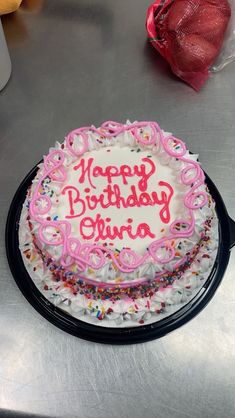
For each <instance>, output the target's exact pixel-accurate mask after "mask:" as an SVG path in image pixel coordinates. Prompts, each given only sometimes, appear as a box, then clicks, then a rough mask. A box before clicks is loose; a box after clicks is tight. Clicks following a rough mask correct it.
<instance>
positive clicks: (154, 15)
mask: <svg viewBox="0 0 235 418" xmlns="http://www.w3.org/2000/svg"><path fill="white" fill-rule="evenodd" d="M230 15H231V10H230V5H229V3H228V1H227V0H174V1H172V0H165V1H164V0H162V1H161V0H157V1H155V2H154V3H153V4H152V5H151V6H150V7H149V9H148V12H147V21H146V26H147V31H148V34H149V39H150V41H151V43H152V44H153V46H154V47H155V48H156V49H157V50H158V51H159V52H160V54H161V55H162V56H163V57H164V58H165V59H166V60H167V61H168V62H169V64H170V66H171V69H172V71H173V72H174V73H175V74H176V75H177V76H178V77H180V78H182V79H183V80H184V81H186V82H187V83H188V84H190V85H191V86H192V87H193V88H194V89H195V90H199V89H200V88H201V87H202V85H203V84H204V82H205V81H206V79H207V77H208V69H209V67H210V66H211V64H212V63H213V62H214V60H215V58H216V57H217V55H218V54H219V52H220V49H221V47H222V43H223V39H224V34H225V30H226V28H227V24H228V21H229V18H230Z"/></svg>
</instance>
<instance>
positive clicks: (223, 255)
mask: <svg viewBox="0 0 235 418" xmlns="http://www.w3.org/2000/svg"><path fill="white" fill-rule="evenodd" d="M37 166H38V165H36V166H35V167H34V168H33V169H32V170H31V171H30V172H29V173H28V175H27V176H26V177H25V179H24V180H23V181H22V183H21V184H20V186H19V187H18V189H17V191H16V193H15V196H14V198H13V200H12V203H11V206H10V209H9V213H8V217H7V223H6V231H5V240H6V253H7V259H8V263H9V266H10V269H11V272H12V275H13V277H14V279H15V281H16V283H17V285H18V287H19V289H20V290H21V292H22V293H23V295H24V296H25V298H26V299H27V300H28V302H29V303H30V304H31V305H32V306H33V307H34V308H35V309H36V310H37V311H38V312H39V313H40V314H41V315H42V316H44V318H46V319H47V320H48V321H50V322H51V323H52V324H54V325H56V326H57V327H58V328H60V329H62V330H64V331H66V332H68V333H69V334H72V335H74V336H76V337H79V338H83V339H85V340H89V341H94V342H99V343H106V344H134V343H142V342H145V341H150V340H153V339H156V338H160V337H162V336H164V335H166V334H168V333H169V332H170V331H173V330H175V329H176V328H178V327H180V326H182V325H183V324H185V323H186V322H188V321H189V320H191V319H192V318H194V317H195V316H196V315H197V314H198V313H199V312H200V311H201V310H202V309H203V308H204V307H205V306H206V305H207V304H208V302H209V301H210V300H211V298H212V297H213V295H214V293H215V291H216V289H217V288H218V286H219V284H220V282H221V280H222V278H223V276H224V273H225V270H226V267H227V265H228V262H229V257H230V250H231V248H232V247H233V246H234V245H235V222H234V221H233V220H232V219H231V218H230V217H229V215H228V213H227V210H226V207H225V204H224V202H223V199H222V197H221V195H220V193H219V191H218V190H217V188H216V186H215V185H214V183H213V182H212V180H211V179H210V178H209V177H208V176H207V175H206V174H205V176H206V183H207V186H208V188H209V190H210V193H211V195H212V197H213V199H214V201H215V203H216V212H217V216H218V220H219V248H218V253H217V257H216V260H215V263H214V266H213V268H212V270H211V273H210V275H209V277H208V279H207V281H206V283H205V284H204V286H203V287H202V289H200V290H199V292H198V294H197V295H196V296H195V297H194V298H192V299H191V300H190V301H189V302H188V303H187V304H186V305H184V306H183V307H182V308H180V309H179V310H178V311H176V312H175V313H173V314H172V315H169V316H167V317H165V318H163V319H161V320H158V321H156V322H155V323H152V324H147V325H144V324H143V325H141V326H137V327H128V328H118V327H115V328H114V327H112V328H109V327H103V326H96V325H92V324H88V323H86V322H84V321H81V320H79V319H77V318H74V317H72V316H71V315H69V314H68V313H66V312H65V311H63V310H62V309H60V308H57V307H55V306H54V305H53V304H52V303H51V302H49V301H48V300H47V299H46V298H45V297H44V296H43V295H42V293H41V292H40V291H39V290H38V289H37V287H36V286H35V284H34V283H33V281H32V279H31V277H30V276H29V274H28V272H27V271H26V269H25V266H24V263H23V260H22V257H21V252H20V250H19V241H18V226H19V219H20V214H21V208H22V204H23V202H24V200H25V198H26V193H27V189H28V187H29V186H30V184H31V182H32V180H33V178H34V177H35V175H36V171H37Z"/></svg>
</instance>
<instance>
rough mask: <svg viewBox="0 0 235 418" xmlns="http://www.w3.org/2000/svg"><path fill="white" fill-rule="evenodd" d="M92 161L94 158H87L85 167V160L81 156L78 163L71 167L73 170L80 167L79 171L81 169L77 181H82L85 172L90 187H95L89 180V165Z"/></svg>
mask: <svg viewBox="0 0 235 418" xmlns="http://www.w3.org/2000/svg"><path fill="white" fill-rule="evenodd" d="M93 161H94V158H88V160H87V167H85V164H86V160H85V159H84V158H82V159H81V160H80V162H79V164H77V165H75V166H74V167H73V169H74V170H75V171H77V170H79V169H81V171H82V173H81V175H80V177H79V179H78V182H79V183H84V181H85V176H86V174H87V176H88V180H89V183H90V185H91V187H93V189H96V187H95V185H94V184H93V183H92V181H91V165H92V163H93Z"/></svg>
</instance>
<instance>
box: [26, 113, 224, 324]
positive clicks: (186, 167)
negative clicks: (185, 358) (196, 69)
mask: <svg viewBox="0 0 235 418" xmlns="http://www.w3.org/2000/svg"><path fill="white" fill-rule="evenodd" d="M197 157H198V156H197V155H193V154H190V153H189V151H188V150H187V149H186V146H185V144H184V142H183V141H182V140H180V139H178V138H176V137H174V136H173V135H172V134H171V133H167V132H164V131H163V130H162V129H160V127H159V125H158V124H157V123H156V122H134V123H131V122H129V121H127V123H126V124H124V125H123V124H120V123H116V122H112V121H108V122H105V123H103V124H102V125H101V126H100V127H99V128H95V127H94V126H89V127H82V128H79V129H75V130H74V131H72V132H70V133H69V134H68V135H67V137H66V138H65V140H64V141H63V142H62V143H59V142H56V144H55V146H54V147H53V148H51V149H50V150H49V153H48V155H47V156H45V157H44V159H43V162H42V163H40V164H39V165H38V170H37V173H36V176H35V178H34V180H33V181H32V184H31V186H30V187H29V189H28V192H27V196H26V200H25V202H24V205H23V208H22V212H21V218H20V225H19V246H20V250H21V254H22V258H23V261H24V264H25V267H26V269H27V271H28V273H29V274H30V276H31V278H32V280H33V281H34V283H35V284H36V286H37V287H38V288H39V290H40V291H41V292H42V293H43V295H44V296H45V297H46V298H47V299H48V300H49V301H50V302H52V303H53V304H54V305H56V306H58V307H59V308H61V309H63V310H65V311H66V312H68V313H69V314H70V315H72V316H74V317H77V318H79V319H81V320H84V321H87V322H95V323H96V324H99V325H102V326H110V324H112V326H113V324H115V325H117V326H123V324H124V325H132V324H134V325H135V326H137V325H142V324H144V323H146V322H153V321H156V320H158V319H160V318H161V317H163V316H164V315H166V314H168V313H169V312H172V309H179V307H180V306H182V304H184V303H186V302H187V301H188V300H190V299H191V298H192V297H193V296H194V295H195V291H196V292H198V290H200V288H201V287H202V286H203V285H204V283H205V280H206V279H207V277H208V275H209V273H210V271H211V269H212V266H213V263H214V260H215V256H216V251H217V247H218V222H217V217H216V212H215V205H214V202H213V199H212V197H211V195H210V193H209V191H208V188H207V186H206V184H205V176H204V173H203V170H202V169H201V166H200V164H199V162H198V161H197Z"/></svg>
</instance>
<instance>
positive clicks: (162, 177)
mask: <svg viewBox="0 0 235 418" xmlns="http://www.w3.org/2000/svg"><path fill="white" fill-rule="evenodd" d="M163 134H164V136H165V137H167V136H168V135H169V133H164V132H163ZM88 144H89V152H86V153H85V154H83V156H82V158H85V159H88V158H89V157H94V158H95V163H96V164H99V165H100V166H102V167H103V168H105V167H107V165H110V164H116V165H118V166H119V167H120V165H122V164H124V163H125V162H127V163H128V164H129V165H130V166H131V167H133V166H134V165H135V164H137V165H138V166H139V164H140V163H141V158H144V157H146V156H147V155H152V157H151V158H153V161H154V163H155V166H156V172H155V173H154V175H153V176H151V177H150V179H149V182H148V192H149V191H150V192H151V191H153V190H155V191H157V192H159V186H158V182H159V181H167V182H168V183H169V184H171V186H172V187H173V188H174V195H173V198H172V200H171V203H170V214H171V221H170V222H172V221H173V220H175V219H177V218H180V217H183V218H184V217H185V219H187V211H185V208H184V205H183V198H184V196H185V193H186V191H188V190H190V185H189V186H185V185H183V184H182V183H181V180H180V171H181V170H182V168H184V163H183V162H182V161H179V160H177V159H176V158H172V157H170V156H169V155H166V153H165V151H164V149H162V148H161V146H160V145H158V146H157V147H156V146H155V145H154V146H145V145H143V144H137V143H136V142H135V140H134V139H133V136H132V135H131V134H130V132H124V133H121V134H119V135H118V136H117V137H113V138H112V139H104V140H103V141H102V143H100V142H98V141H97V134H94V133H93V132H89V140H88ZM63 145H65V143H64V144H63ZM54 149H61V144H60V143H59V142H57V143H56V144H55V147H54V148H51V149H50V151H53V150H54ZM107 149H110V150H111V152H107ZM128 149H129V151H128ZM131 149H133V150H134V151H133V152H130V150H131ZM63 152H64V155H65V163H64V166H65V169H66V171H67V175H68V179H67V180H66V182H65V183H63V184H61V183H59V182H56V181H51V182H48V184H47V180H46V181H45V185H44V191H45V193H46V194H48V196H50V198H51V202H52V207H51V210H50V212H49V213H47V214H46V215H45V218H46V217H47V216H48V215H50V217H51V219H54V217H55V216H58V217H59V218H58V219H59V220H64V219H66V220H68V219H67V218H66V216H67V215H68V214H69V205H68V196H67V195H65V196H63V195H62V194H61V191H62V190H63V189H64V188H65V187H66V186H68V185H72V186H74V185H75V186H76V187H77V186H80V185H79V184H78V178H79V173H78V171H74V170H73V167H74V166H76V165H77V164H78V163H79V159H78V158H77V157H75V156H71V154H70V153H69V152H68V151H67V149H66V148H65V147H64V149H63ZM127 155H128V161H126V158H127V157H126V156H127ZM185 157H186V158H187V159H188V160H192V161H196V160H197V155H193V154H189V152H187V153H186V154H185ZM39 167H40V168H39V172H38V174H37V176H36V178H35V180H34V181H33V186H32V190H31V194H32V193H33V191H34V188H35V185H36V184H37V181H38V178H39V177H40V175H41V174H42V170H43V167H42V165H40V166H39ZM96 180H97V182H96ZM105 180H106V179H105V178H103V177H98V178H97V179H94V178H92V181H93V182H95V186H96V187H97V189H95V190H94V189H92V194H94V191H95V193H97V195H98V194H100V193H99V192H100V191H102V188H103V187H105V186H107V181H105ZM127 180H128V185H126V186H123V185H122V184H121V179H120V177H117V178H115V183H117V184H118V185H119V186H120V188H121V191H122V194H123V195H124V196H125V195H127V194H128V191H130V186H131V185H136V184H137V182H138V180H139V179H138V177H136V176H135V177H131V178H130V179H129V178H128V179H127ZM86 187H89V188H91V187H90V184H89V183H88V180H87V176H86V180H85V183H84V184H82V187H81V188H80V187H79V191H80V192H81V194H82V193H83V197H84V195H86V193H84V189H85V188H86ZM163 189H164V188H162V190H163ZM199 190H201V191H205V192H207V191H206V186H205V185H202V186H200V188H199ZM31 194H30V195H31ZM208 196H209V194H208ZM160 208H161V206H153V207H152V206H145V207H140V208H138V207H132V208H125V209H124V208H120V209H117V208H115V207H111V208H107V209H105V210H104V209H102V208H101V207H100V206H99V208H97V210H95V211H90V210H89V209H88V210H87V208H86V215H88V216H89V215H91V216H92V218H93V219H94V218H95V216H96V214H97V213H100V214H101V216H102V217H104V218H107V217H108V218H110V219H111V224H113V225H115V224H116V225H119V226H120V225H121V224H123V223H125V221H126V220H127V219H128V218H132V219H133V225H134V227H135V226H136V225H137V224H139V223H140V221H142V222H146V223H148V224H149V226H150V229H151V231H153V232H154V234H155V235H156V238H155V239H159V238H162V237H164V236H167V235H169V225H170V223H168V224H164V223H163V222H161V219H160V218H159V216H158V214H159V209H160ZM213 213H214V210H213V205H210V206H208V205H205V206H204V207H203V208H202V209H197V210H194V218H195V232H194V234H193V235H192V236H190V237H189V238H183V239H176V240H175V242H176V247H177V246H178V245H179V248H178V251H177V254H176V255H175V257H174V259H173V260H172V261H171V262H169V263H167V265H162V264H161V263H157V262H156V261H154V260H152V259H151V257H149V259H148V260H147V261H146V263H145V264H144V265H143V266H140V267H139V268H136V269H134V271H132V272H131V273H123V272H121V271H119V270H118V269H116V268H114V266H113V264H112V262H111V261H110V260H109V259H107V263H105V265H104V266H103V267H102V268H101V269H99V270H95V271H94V270H93V269H91V268H89V267H88V268H86V270H85V271H83V272H82V273H83V275H84V276H86V277H88V278H90V279H92V280H95V281H106V282H111V283H113V282H116V281H118V282H120V281H123V282H124V281H129V280H135V279H136V278H137V279H138V278H141V273H142V269H143V268H144V269H146V268H147V269H148V270H149V273H148V278H154V277H155V275H156V273H162V272H163V271H169V272H171V271H173V270H174V265H175V264H176V262H179V261H180V260H181V259H183V258H184V256H185V254H186V253H187V252H188V251H191V250H192V249H193V247H194V246H195V245H196V244H197V243H198V242H199V241H200V237H201V232H202V231H203V230H204V222H205V221H206V219H210V218H211V217H213ZM79 218H80V217H78V218H74V219H70V223H71V225H72V236H74V237H76V238H81V237H80V233H79V223H80V219H79ZM31 224H32V226H33V232H34V233H35V235H36V237H37V234H38V228H39V224H38V223H37V222H35V221H32V220H31ZM133 229H135V228H133ZM124 237H125V239H122V240H119V239H118V238H116V239H115V240H113V241H112V242H111V240H108V242H107V245H108V248H110V249H111V250H113V249H114V248H116V247H120V248H118V249H121V248H122V247H130V248H131V249H134V250H136V251H137V252H138V253H140V254H142V253H143V252H144V251H145V250H146V248H147V247H148V245H149V244H150V242H151V241H153V239H151V238H149V237H148V236H147V237H146V238H141V239H139V238H138V239H130V238H129V237H128V236H127V234H125V235H124ZM83 242H90V243H92V240H83ZM110 244H111V245H112V246H110ZM40 246H41V247H42V249H43V250H44V251H48V253H49V255H50V256H51V257H52V258H53V259H54V260H57V261H58V262H59V260H60V257H61V254H62V246H54V247H52V246H48V245H46V244H42V243H41V242H40ZM162 256H164V254H162ZM93 257H94V259H95V255H94V256H93ZM149 266H151V267H150V269H151V270H150V269H149ZM74 268H75V270H74ZM76 269H77V270H76ZM71 271H72V272H74V271H78V272H79V269H78V267H73V268H72V270H71ZM80 271H81V270H80Z"/></svg>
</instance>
